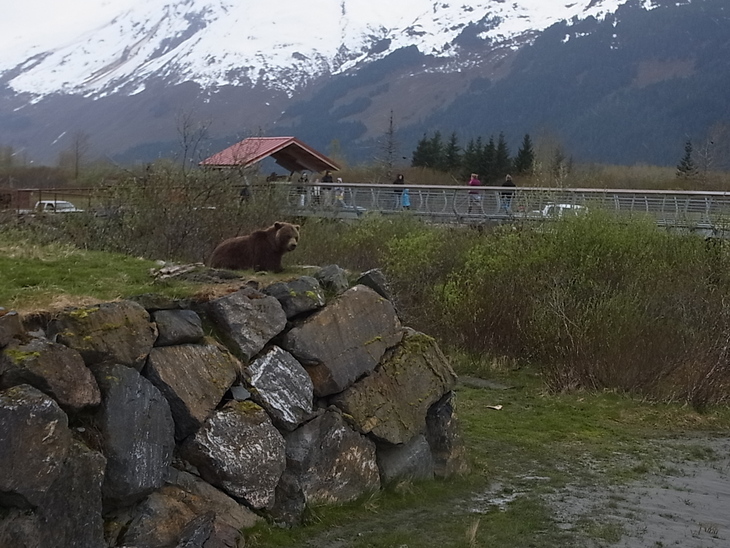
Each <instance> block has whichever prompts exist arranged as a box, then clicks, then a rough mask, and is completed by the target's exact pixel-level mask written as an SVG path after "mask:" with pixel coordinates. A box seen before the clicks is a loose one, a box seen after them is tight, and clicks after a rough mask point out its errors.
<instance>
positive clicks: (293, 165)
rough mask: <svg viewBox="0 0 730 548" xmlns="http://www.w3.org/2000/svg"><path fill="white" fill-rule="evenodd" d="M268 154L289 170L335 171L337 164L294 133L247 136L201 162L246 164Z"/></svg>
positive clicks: (206, 164) (204, 164)
mask: <svg viewBox="0 0 730 548" xmlns="http://www.w3.org/2000/svg"><path fill="white" fill-rule="evenodd" d="M268 157H271V158H273V159H274V161H275V162H276V163H277V164H278V165H280V166H281V167H283V168H284V169H285V170H287V171H289V172H290V173H294V172H295V171H305V170H307V171H311V172H320V171H326V170H329V171H338V170H339V169H340V168H339V166H338V165H337V164H336V163H335V162H333V161H332V160H330V159H329V158H327V156H325V155H324V154H322V153H320V152H318V151H316V150H315V149H313V148H312V147H309V146H307V145H305V144H304V143H303V142H301V141H300V140H299V139H297V138H296V137H249V138H248V139H244V140H243V141H240V142H238V143H236V144H235V145H231V146H229V147H228V148H226V149H224V150H221V151H220V152H218V153H217V154H213V156H210V157H209V158H206V159H205V160H203V161H202V162H200V165H201V166H202V167H210V168H219V169H225V168H234V167H239V168H240V167H248V166H251V165H253V164H255V163H257V162H260V161H261V160H263V159H264V158H268Z"/></svg>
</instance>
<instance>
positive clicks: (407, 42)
mask: <svg viewBox="0 0 730 548" xmlns="http://www.w3.org/2000/svg"><path fill="white" fill-rule="evenodd" d="M626 1H627V0H511V1H508V2H507V1H503V0H481V1H475V2H469V3H466V2H462V1H459V2H451V1H449V0H442V1H434V0H398V1H397V2H394V1H393V0H277V1H276V2H275V3H274V2H262V1H260V0H256V1H254V0H217V1H211V0H177V1H176V0H123V1H116V2H110V1H107V2H105V3H99V4H98V5H97V4H96V3H91V2H77V3H78V4H79V6H80V7H79V8H78V9H74V8H73V6H70V5H69V4H70V3H71V2H69V1H66V2H62V3H59V2H57V1H56V0H50V2H49V6H50V5H58V4H61V5H63V6H64V11H65V12H66V14H67V15H66V17H63V15H61V14H58V15H57V17H59V18H61V21H62V22H61V24H60V25H56V26H61V27H65V28H63V32H59V33H48V31H47V30H44V29H42V30H41V32H37V33H36V32H33V26H34V25H35V21H36V19H35V18H27V13H28V12H27V7H26V6H25V4H24V3H23V2H16V3H14V4H13V5H12V6H9V9H10V10H16V12H21V13H22V15H21V16H18V15H17V14H16V16H15V17H13V16H12V15H11V16H10V17H9V18H7V19H5V23H2V22H0V36H4V37H5V38H4V41H5V43H4V44H2V43H0V77H2V75H3V74H8V75H9V76H10V77H9V78H7V80H6V81H7V84H8V85H9V86H10V87H11V89H13V90H14V91H15V92H18V93H28V94H31V95H32V96H33V97H34V98H35V99H36V100H37V99H38V98H40V97H43V96H45V95H48V94H52V93H56V92H62V93H79V94H84V95H91V96H101V95H106V94H110V93H120V92H121V93H126V94H134V93H139V92H140V91H142V90H143V89H144V88H145V85H146V82H147V81H148V79H149V78H151V77H156V78H159V77H162V78H163V79H164V80H165V81H166V82H168V83H180V82H183V81H194V82H196V83H198V84H200V85H201V86H203V87H206V88H211V87H213V88H214V87H218V86H221V85H226V84H232V85H242V86H250V85H256V84H261V85H264V86H267V87H273V88H277V89H285V90H287V91H289V92H290V93H292V92H293V91H294V90H296V89H298V88H301V87H302V86H304V85H306V84H307V83H308V82H310V81H311V80H312V79H316V78H317V77H319V76H321V75H323V74H333V75H336V74H339V73H342V72H344V71H347V70H348V69H351V68H352V67H354V66H356V65H357V64H358V63H361V62H363V61H365V60H373V59H377V58H382V57H385V56H387V55H388V54H389V53H392V52H393V51H396V50H399V49H401V48H404V47H408V46H415V47H416V48H418V50H419V51H420V52H421V53H423V54H426V55H433V56H438V57H453V56H456V55H457V54H458V46H457V45H456V44H455V42H454V41H455V39H456V38H457V37H458V36H459V35H460V34H461V33H462V32H463V31H464V30H465V29H466V28H467V27H469V26H470V25H471V26H475V27H476V28H478V30H479V32H478V37H479V38H480V39H483V40H487V41H489V43H490V44H491V45H492V46H493V47H500V46H503V45H508V46H512V47H517V46H518V45H522V44H523V43H524V42H525V39H528V38H530V37H532V36H534V34H535V32H539V31H542V30H544V29H545V28H547V27H549V26H550V25H552V24H554V23H556V22H558V21H564V20H566V21H569V20H575V19H585V18H588V17H597V18H603V17H605V16H606V14H610V13H613V12H615V11H616V9H617V8H618V7H619V6H620V5H622V4H624V3H626ZM646 3H647V5H650V2H648V1H647V2H646ZM89 4H91V5H89ZM81 6H83V7H81ZM4 9H8V8H7V7H6V8H4ZM44 9H45V8H44ZM77 13H81V14H82V15H83V17H80V18H78V19H77V17H76V14H77ZM72 14H73V15H72ZM22 17H25V19H22ZM20 20H22V21H24V22H23V23H22V24H18V23H17V21H20ZM10 25H12V26H10ZM3 27H6V28H3Z"/></svg>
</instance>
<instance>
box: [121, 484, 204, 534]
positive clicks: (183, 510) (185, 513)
mask: <svg viewBox="0 0 730 548" xmlns="http://www.w3.org/2000/svg"><path fill="white" fill-rule="evenodd" d="M184 497H185V494H184V493H183V492H182V491H180V490H167V491H165V492H163V491H155V492H154V493H151V494H150V495H149V496H148V497H147V498H145V499H144V501H142V502H141V503H140V504H139V505H138V506H137V508H136V509H135V515H134V518H133V519H132V521H131V522H130V523H129V524H128V526H127V527H126V528H125V529H124V531H123V534H122V537H121V539H120V540H121V545H122V546H134V547H135V548H174V547H175V545H176V544H177V541H178V539H179V538H180V534H181V533H182V530H183V528H184V527H185V525H187V524H188V523H189V522H190V521H191V520H192V519H194V518H195V513H194V512H193V511H192V510H191V509H190V508H188V506H187V505H186V504H185V498H184Z"/></svg>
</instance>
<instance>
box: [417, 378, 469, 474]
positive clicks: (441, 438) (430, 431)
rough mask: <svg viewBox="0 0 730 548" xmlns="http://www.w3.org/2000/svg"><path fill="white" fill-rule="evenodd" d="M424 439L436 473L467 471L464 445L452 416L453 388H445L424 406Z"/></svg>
mask: <svg viewBox="0 0 730 548" xmlns="http://www.w3.org/2000/svg"><path fill="white" fill-rule="evenodd" d="M426 439H427V440H428V444H429V446H430V447H431V454H432V455H433V460H434V472H435V474H436V476H437V477H440V478H448V477H450V476H454V475H463V474H466V473H468V472H469V461H468V459H467V455H466V446H465V445H464V440H463V438H462V437H461V429H460V427H459V420H458V418H457V416H456V395H455V394H454V392H447V393H446V394H445V395H444V397H443V398H441V399H440V400H439V401H437V402H436V403H434V404H433V405H432V406H431V408H430V409H429V410H428V414H427V415H426Z"/></svg>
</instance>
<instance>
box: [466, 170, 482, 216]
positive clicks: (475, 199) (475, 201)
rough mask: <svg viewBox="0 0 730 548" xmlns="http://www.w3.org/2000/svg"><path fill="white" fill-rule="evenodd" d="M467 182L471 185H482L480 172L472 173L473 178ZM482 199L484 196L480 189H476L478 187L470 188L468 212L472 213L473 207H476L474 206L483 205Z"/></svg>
mask: <svg viewBox="0 0 730 548" xmlns="http://www.w3.org/2000/svg"><path fill="white" fill-rule="evenodd" d="M467 184H468V185H469V186H471V187H477V186H482V182H481V181H480V180H479V174H478V173H472V174H471V179H469V183H467ZM481 201H482V196H481V195H480V194H479V191H478V190H476V189H471V190H469V209H468V213H469V214H471V211H472V208H474V207H476V208H477V209H479V208H480V207H481Z"/></svg>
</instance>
